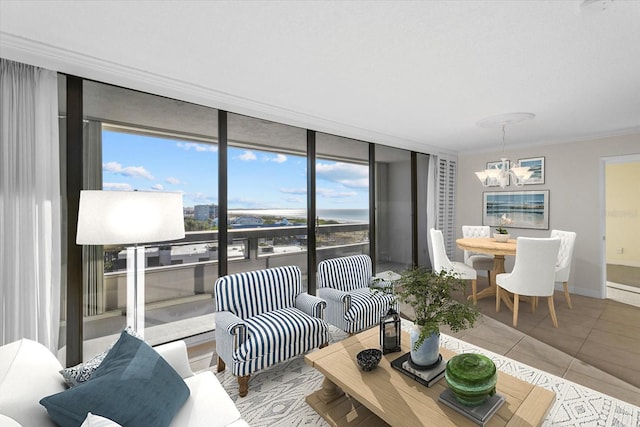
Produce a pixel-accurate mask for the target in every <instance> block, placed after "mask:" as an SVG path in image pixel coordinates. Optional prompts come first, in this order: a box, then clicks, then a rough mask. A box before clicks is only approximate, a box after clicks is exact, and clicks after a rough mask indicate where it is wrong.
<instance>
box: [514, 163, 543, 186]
mask: <svg viewBox="0 0 640 427" xmlns="http://www.w3.org/2000/svg"><path fill="white" fill-rule="evenodd" d="M518 163H520V166H522V167H524V166H528V167H529V169H530V170H531V171H533V175H531V177H530V178H529V179H528V180H527V182H525V183H524V184H525V185H530V184H544V157H531V158H528V159H518Z"/></svg>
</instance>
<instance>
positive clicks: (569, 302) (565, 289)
mask: <svg viewBox="0 0 640 427" xmlns="http://www.w3.org/2000/svg"><path fill="white" fill-rule="evenodd" d="M562 286H563V287H564V299H566V300H567V305H568V306H569V308H571V309H573V305H571V297H570V296H569V284H568V283H567V282H562Z"/></svg>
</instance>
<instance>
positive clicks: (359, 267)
mask: <svg viewBox="0 0 640 427" xmlns="http://www.w3.org/2000/svg"><path fill="white" fill-rule="evenodd" d="M371 271H372V270H371V258H370V257H369V256H368V255H351V256H346V257H339V258H331V259H326V260H324V261H322V262H320V263H319V264H318V287H319V288H325V287H327V288H334V289H338V290H340V291H343V292H351V291H352V290H354V289H362V288H368V287H369V281H370V280H371V275H372V273H371Z"/></svg>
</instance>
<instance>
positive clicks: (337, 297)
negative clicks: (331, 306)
mask: <svg viewBox="0 0 640 427" xmlns="http://www.w3.org/2000/svg"><path fill="white" fill-rule="evenodd" d="M318 296H319V297H320V298H322V299H325V300H332V301H337V302H341V303H342V304H344V307H345V312H346V311H347V310H348V309H349V307H351V295H349V294H348V293H347V292H344V291H341V290H338V289H334V288H319V289H318Z"/></svg>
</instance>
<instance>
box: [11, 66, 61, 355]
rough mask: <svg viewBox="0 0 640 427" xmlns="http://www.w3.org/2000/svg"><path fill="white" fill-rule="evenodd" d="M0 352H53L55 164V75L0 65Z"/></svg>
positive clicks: (57, 250) (57, 249)
mask: <svg viewBox="0 0 640 427" xmlns="http://www.w3.org/2000/svg"><path fill="white" fill-rule="evenodd" d="M0 61H1V62H0V236H1V239H2V244H1V245H0V296H1V298H0V334H1V336H0V339H1V342H0V344H6V343H8V342H12V341H15V340H18V339H20V338H30V339H33V340H35V341H38V342H40V343H42V344H44V345H45V346H47V347H48V348H49V349H50V350H51V351H53V352H54V354H55V353H56V352H57V350H58V348H57V347H58V334H59V324H60V270H61V258H60V257H61V236H60V235H61V232H60V164H59V140H58V90H57V76H56V73H55V72H53V71H49V70H44V69H40V68H37V67H33V66H29V65H25V64H20V63H17V62H12V61H8V60H5V59H2V58H0Z"/></svg>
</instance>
